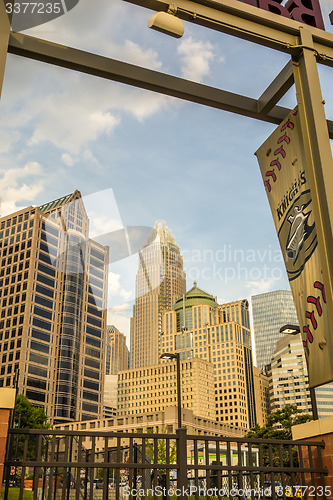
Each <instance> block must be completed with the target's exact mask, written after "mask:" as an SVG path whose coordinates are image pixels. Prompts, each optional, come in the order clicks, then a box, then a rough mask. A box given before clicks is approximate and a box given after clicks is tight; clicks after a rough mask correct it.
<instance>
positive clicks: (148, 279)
mask: <svg viewBox="0 0 333 500" xmlns="http://www.w3.org/2000/svg"><path fill="white" fill-rule="evenodd" d="M155 231H156V238H155V239H154V241H153V242H152V243H149V244H148V243H147V245H145V246H144V248H143V249H142V250H141V251H140V253H139V269H138V272H137V275H136V289H135V304H134V306H133V317H132V318H131V341H130V344H131V354H130V366H131V368H139V367H142V366H149V365H155V364H157V363H158V359H159V353H160V335H161V332H162V313H163V312H164V311H168V310H169V309H171V308H172V306H173V305H174V303H175V301H176V299H177V298H178V297H179V296H180V295H182V294H184V293H185V291H186V277H185V273H184V271H183V259H182V257H181V255H180V250H179V247H178V245H177V244H176V241H175V238H174V236H173V235H172V233H171V231H170V229H168V227H167V226H166V224H165V223H164V222H156V224H155Z"/></svg>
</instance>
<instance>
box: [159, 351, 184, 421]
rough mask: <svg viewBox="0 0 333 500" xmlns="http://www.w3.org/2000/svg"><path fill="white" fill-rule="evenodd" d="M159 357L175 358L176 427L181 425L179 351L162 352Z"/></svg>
mask: <svg viewBox="0 0 333 500" xmlns="http://www.w3.org/2000/svg"><path fill="white" fill-rule="evenodd" d="M160 358H161V359H175V360H176V370H177V403H178V429H181V427H182V393H181V385H180V357H179V352H176V353H171V352H164V353H163V354H161V356H160Z"/></svg>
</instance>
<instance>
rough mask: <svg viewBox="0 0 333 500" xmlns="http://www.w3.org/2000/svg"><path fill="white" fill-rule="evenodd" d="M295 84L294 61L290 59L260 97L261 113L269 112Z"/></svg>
mask: <svg viewBox="0 0 333 500" xmlns="http://www.w3.org/2000/svg"><path fill="white" fill-rule="evenodd" d="M293 84H294V73H293V65H292V62H291V61H289V62H288V63H287V64H286V65H285V67H284V68H283V69H282V71H280V73H279V74H278V76H277V77H276V78H275V79H274V80H273V81H272V83H271V84H270V85H269V86H268V87H267V89H266V90H265V92H263V93H262V94H261V96H260V97H259V99H258V111H259V113H264V114H266V113H268V112H269V111H270V110H271V109H273V107H274V106H275V104H276V103H278V102H279V100H280V99H281V98H282V97H283V96H284V94H285V93H286V92H287V91H288V90H289V89H290V88H291V87H292V86H293Z"/></svg>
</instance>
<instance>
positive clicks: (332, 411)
mask: <svg viewBox="0 0 333 500" xmlns="http://www.w3.org/2000/svg"><path fill="white" fill-rule="evenodd" d="M268 376H269V397H270V406H271V409H272V411H274V410H277V409H280V408H283V406H285V405H287V404H295V405H297V407H298V408H299V409H300V410H301V411H302V412H303V413H310V414H312V406H311V398H310V390H309V379H308V370H307V366H306V359H305V354H304V348H303V344H302V337H301V334H300V333H299V334H297V335H284V336H283V337H282V339H280V340H279V341H278V343H277V345H276V349H275V352H274V356H273V358H272V361H271V365H268ZM315 395H316V403H317V411H318V418H325V417H331V416H333V384H332V383H330V384H325V385H322V386H321V387H316V389H315Z"/></svg>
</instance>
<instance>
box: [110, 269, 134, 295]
mask: <svg viewBox="0 0 333 500" xmlns="http://www.w3.org/2000/svg"><path fill="white" fill-rule="evenodd" d="M120 280H121V275H120V274H116V273H113V272H112V271H110V272H109V287H108V297H109V298H110V297H121V298H122V299H123V300H124V301H126V302H127V301H128V300H129V299H130V298H131V297H132V294H133V293H132V291H128V290H125V289H124V288H123V287H122V285H121V283H120Z"/></svg>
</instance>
